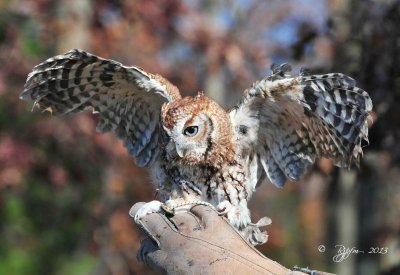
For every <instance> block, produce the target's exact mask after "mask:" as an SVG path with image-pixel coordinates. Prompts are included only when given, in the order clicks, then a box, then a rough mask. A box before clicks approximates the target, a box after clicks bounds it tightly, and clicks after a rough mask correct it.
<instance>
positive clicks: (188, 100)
mask: <svg viewBox="0 0 400 275" xmlns="http://www.w3.org/2000/svg"><path fill="white" fill-rule="evenodd" d="M162 123H163V127H164V129H165V131H166V132H167V134H168V135H169V137H170V139H171V142H170V144H169V146H167V150H168V151H169V152H168V151H167V152H168V153H169V154H171V155H176V156H177V157H179V158H180V159H181V160H183V161H184V162H187V163H189V164H205V165H214V164H218V163H221V162H222V161H223V159H225V160H226V158H228V159H229V158H233V145H232V130H231V124H230V120H229V116H228V114H227V113H226V112H225V110H224V109H223V108H222V107H221V106H219V105H218V104H217V103H216V102H215V101H213V100H212V99H210V98H208V97H206V96H205V95H203V94H199V95H198V96H196V97H185V98H182V99H179V100H176V101H173V102H171V103H168V104H165V105H164V106H163V109H162Z"/></svg>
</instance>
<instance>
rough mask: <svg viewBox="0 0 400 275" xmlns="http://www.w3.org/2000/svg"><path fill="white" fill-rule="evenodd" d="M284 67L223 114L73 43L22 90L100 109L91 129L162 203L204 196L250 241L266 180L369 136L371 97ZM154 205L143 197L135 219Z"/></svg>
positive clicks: (49, 102)
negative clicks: (256, 197)
mask: <svg viewBox="0 0 400 275" xmlns="http://www.w3.org/2000/svg"><path fill="white" fill-rule="evenodd" d="M288 69H289V66H288V65H286V64H285V65H282V66H281V67H279V68H278V67H274V68H273V74H272V75H271V76H269V77H266V78H264V79H262V80H261V81H259V82H257V83H256V84H254V85H253V87H252V88H250V89H248V90H246V91H245V92H244V96H243V99H242V101H241V102H240V103H239V104H238V105H237V106H236V107H235V108H233V109H232V110H230V111H229V112H227V111H225V110H224V109H223V108H222V107H221V106H219V105H218V104H217V103H216V102H215V101H214V100H212V99H210V98H208V97H206V96H205V95H204V94H203V93H199V94H198V95H197V96H195V97H184V98H181V96H180V94H179V90H178V89H177V88H176V87H175V86H174V85H172V84H171V83H170V82H169V81H168V80H166V79H164V78H163V77H161V76H159V75H153V74H150V73H146V72H145V71H143V70H142V69H140V68H138V67H126V66H123V65H122V64H120V63H118V62H115V61H112V60H107V59H102V58H100V57H97V56H94V55H92V54H89V53H86V52H84V51H81V50H72V51H70V52H68V53H66V54H63V55H59V56H56V57H53V58H50V59H48V60H46V61H45V62H43V63H41V64H39V65H37V66H36V67H35V68H34V69H33V71H32V72H31V73H30V74H29V75H28V79H27V82H26V84H25V87H24V91H23V92H22V94H21V98H22V99H32V100H34V101H35V104H36V106H38V107H39V108H41V109H43V110H48V111H51V112H52V113H53V114H55V115H61V114H67V113H71V112H78V111H82V110H84V109H92V110H93V112H96V113H99V116H100V121H99V123H98V125H97V130H98V131H100V132H106V131H114V132H115V133H116V134H117V136H118V137H119V138H121V139H122V140H123V142H124V145H125V146H126V148H127V150H128V152H129V154H130V155H132V156H133V157H134V159H135V161H136V164H137V165H139V166H147V167H149V168H150V171H151V173H152V177H153V182H154V184H155V186H156V189H157V191H158V194H159V196H160V200H161V201H162V202H166V204H167V205H169V206H170V207H172V208H173V207H174V206H176V205H178V204H182V203H183V204H184V203H191V202H195V201H199V200H201V201H205V202H209V203H211V204H212V205H214V206H215V207H216V208H217V209H218V210H220V211H222V212H223V213H224V214H225V215H226V216H227V218H228V219H229V221H230V222H231V223H232V224H233V225H234V226H236V227H237V228H238V229H239V230H240V231H241V232H242V234H243V235H244V237H245V238H247V239H248V240H249V241H251V242H252V243H253V244H257V243H262V242H265V241H266V238H265V236H264V237H263V236H261V237H260V236H258V237H257V236H255V234H254V232H256V231H257V230H258V229H257V228H254V230H253V227H254V225H252V224H251V221H250V213H249V210H248V207H247V202H248V200H249V199H250V197H251V195H252V193H253V192H254V191H255V188H256V187H257V186H258V185H259V183H260V182H261V181H262V180H263V179H264V178H268V179H269V180H270V181H271V182H272V183H273V184H275V185H276V186H279V187H282V186H283V185H284V184H285V182H286V181H287V179H290V180H299V179H300V177H301V176H302V175H304V173H305V172H306V171H307V167H309V165H310V164H312V163H313V162H314V161H315V159H316V158H318V157H326V158H329V159H332V160H333V161H334V163H335V164H336V165H338V166H343V167H349V166H350V165H351V163H352V162H355V163H357V162H358V161H359V159H360V157H361V155H362V149H361V142H362V141H363V140H365V141H368V128H367V119H368V118H369V114H368V112H369V111H371V109H372V103H371V99H370V98H369V96H368V94H367V93H366V92H365V91H363V90H361V89H360V88H357V87H356V86H355V81H354V80H353V79H351V78H350V77H348V76H345V75H343V74H325V75H311V76H310V75H305V74H303V73H301V74H300V76H297V77H293V78H292V77H289V76H288V75H287V72H288ZM160 206H161V203H160V202H157V201H154V202H151V203H149V204H147V205H145V206H144V207H143V209H141V211H139V212H138V217H137V218H140V216H143V215H145V214H146V213H148V212H151V211H159V210H160ZM252 226H253V227H252ZM249 228H250V229H249Z"/></svg>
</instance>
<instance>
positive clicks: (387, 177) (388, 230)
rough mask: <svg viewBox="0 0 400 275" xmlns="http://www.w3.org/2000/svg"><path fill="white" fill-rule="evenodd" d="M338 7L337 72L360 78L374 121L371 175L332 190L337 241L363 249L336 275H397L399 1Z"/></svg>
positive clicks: (344, 180) (352, 175)
mask: <svg viewBox="0 0 400 275" xmlns="http://www.w3.org/2000/svg"><path fill="white" fill-rule="evenodd" d="M334 3H335V4H333V5H334V6H335V7H334V8H333V10H334V11H336V14H334V16H333V21H332V22H333V28H334V32H335V33H336V34H337V36H336V37H335V38H334V39H336V44H337V46H336V58H335V64H334V71H340V72H344V73H347V74H349V75H351V76H353V77H354V78H355V79H357V80H359V83H358V86H360V87H362V88H363V89H365V90H366V91H368V93H369V94H370V95H371V97H372V101H373V104H374V110H373V112H374V113H373V114H372V116H373V118H374V119H375V120H376V121H375V124H374V125H373V127H372V129H370V146H369V147H367V148H366V149H365V151H366V153H365V157H364V159H363V160H362V162H361V166H362V167H363V168H365V169H362V171H367V172H365V173H364V174H360V173H357V172H346V171H341V172H339V177H338V178H337V186H336V188H337V190H333V191H336V192H338V195H336V196H335V202H334V204H335V205H336V209H337V216H336V218H335V222H334V224H336V230H335V231H336V233H337V235H336V240H334V241H333V243H334V244H343V245H345V246H346V247H348V248H351V247H353V246H354V247H356V248H357V249H359V250H361V251H364V253H360V254H357V255H355V254H353V255H350V257H349V258H348V259H346V260H344V261H343V262H341V263H338V264H336V267H337V270H336V272H337V273H338V274H378V271H379V270H381V271H382V270H386V271H387V273H384V272H381V274H394V273H390V272H393V270H394V269H395V268H396V265H397V269H396V270H398V268H399V262H400V259H398V257H397V259H392V258H393V255H399V254H398V253H399V252H398V250H399V248H393V247H395V246H393V245H391V244H392V243H393V242H394V243H397V244H399V236H398V230H399V223H398V220H399V217H393V216H391V214H390V213H393V211H391V209H393V207H396V203H394V202H395V200H394V198H396V195H395V194H396V193H397V194H399V191H400V190H399V187H398V178H397V179H393V178H394V176H393V175H399V169H398V166H397V168H394V167H396V165H395V166H394V167H393V164H394V163H396V162H398V161H399V154H398V152H399V150H400V148H399V145H398V144H399V143H398V138H399V135H400V130H399V128H400V125H399V120H398V118H399V117H400V116H399V111H398V106H399V105H398V104H399V101H400V94H399V91H400V89H399V88H400V87H399V86H400V82H399V81H398V77H399V75H400V69H399V68H400V59H399V57H400V47H399V41H400V40H399V39H400V28H399V24H400V17H399V14H400V1H397V0H393V1H356V0H347V1H335V2H334ZM366 19H368V20H366ZM383 53H386V54H385V55H383ZM388 91H391V92H388ZM374 150H375V152H373V151H374ZM353 171H356V170H353ZM356 173H357V174H356ZM334 189H335V188H334ZM342 191H343V192H342ZM391 192H392V193H391ZM393 192H396V193H393ZM397 205H398V204H397ZM356 209H357V212H356ZM393 218H394V219H395V220H396V219H397V221H396V222H395V221H394V220H393ZM385 247H392V251H389V252H388V253H387V254H380V253H377V254H375V253H372V254H370V253H368V252H370V251H371V248H385ZM396 249H397V251H396ZM394 258H396V257H394ZM389 259H392V260H389ZM390 270H392V271H390Z"/></svg>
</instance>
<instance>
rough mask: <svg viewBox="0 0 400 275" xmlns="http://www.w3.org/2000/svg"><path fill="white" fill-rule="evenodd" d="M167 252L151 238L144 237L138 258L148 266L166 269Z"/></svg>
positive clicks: (161, 269)
mask: <svg viewBox="0 0 400 275" xmlns="http://www.w3.org/2000/svg"><path fill="white" fill-rule="evenodd" d="M167 256H168V255H167V254H166V253H165V252H164V251H162V250H160V248H158V246H157V245H156V244H155V243H154V242H153V241H152V240H150V239H144V240H143V241H142V243H141V246H140V248H139V251H138V253H137V255H136V258H137V260H138V261H140V262H144V263H145V264H146V265H147V266H149V267H151V268H154V269H157V270H160V271H165V269H164V268H165V266H166V264H167Z"/></svg>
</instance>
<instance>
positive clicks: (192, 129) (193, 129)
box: [183, 126, 199, 137]
mask: <svg viewBox="0 0 400 275" xmlns="http://www.w3.org/2000/svg"><path fill="white" fill-rule="evenodd" d="M198 132H199V127H198V126H188V127H186V128H185V130H183V134H184V135H185V136H188V137H194V136H195V135H197V133H198Z"/></svg>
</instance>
